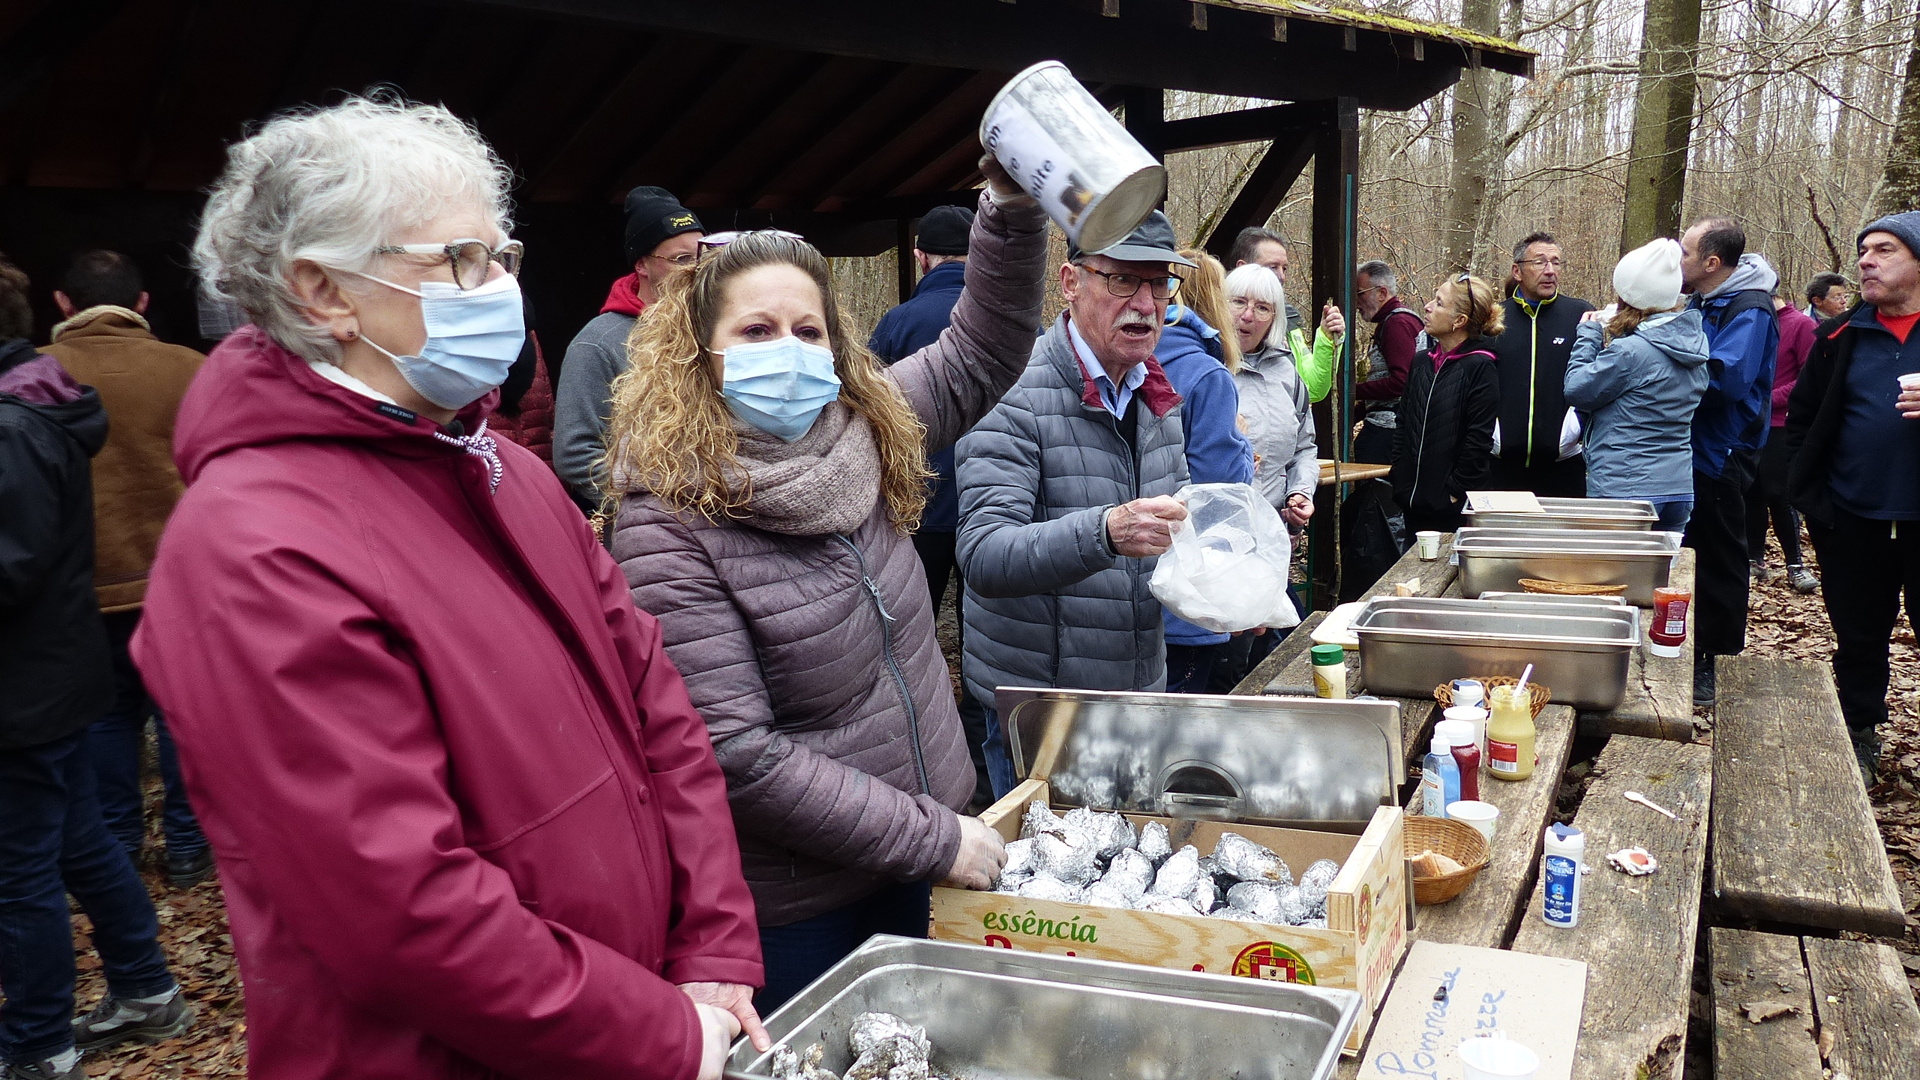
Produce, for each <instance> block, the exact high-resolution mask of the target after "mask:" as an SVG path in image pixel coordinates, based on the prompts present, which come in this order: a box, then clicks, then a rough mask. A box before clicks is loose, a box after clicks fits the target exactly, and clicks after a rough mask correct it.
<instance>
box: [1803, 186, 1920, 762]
mask: <svg viewBox="0 0 1920 1080" xmlns="http://www.w3.org/2000/svg"><path fill="white" fill-rule="evenodd" d="M1858 242H1859V248H1860V303H1858V304H1856V305H1855V306H1854V307H1853V309H1852V310H1851V311H1849V312H1848V313H1847V314H1846V315H1844V316H1842V317H1841V318H1840V319H1838V320H1835V321H1833V322H1829V323H1827V324H1826V325H1825V326H1822V327H1821V330H1822V333H1821V335H1820V336H1819V337H1817V338H1816V339H1815V340H1814V343H1813V351H1812V353H1810V354H1809V355H1808V356H1807V363H1806V366H1805V367H1804V368H1802V369H1801V370H1800V380H1799V382H1797V383H1795V384H1794V387H1793V394H1792V396H1791V397H1789V398H1788V399H1787V424H1786V427H1785V429H1784V437H1785V438H1786V440H1787V452H1788V455H1789V460H1790V461H1791V462H1792V464H1791V465H1789V466H1788V470H1787V496H1788V498H1789V499H1791V500H1792V502H1793V505H1794V506H1795V507H1797V508H1798V509H1799V510H1800V512H1801V513H1802V514H1805V515H1806V519H1807V530H1808V532H1809V533H1811V534H1812V536H1813V547H1814V551H1815V552H1817V553H1818V554H1819V556H1820V572H1821V583H1820V584H1821V593H1822V595H1823V596H1824V597H1825V599H1826V602H1827V618H1828V619H1829V620H1831V621H1832V623H1833V637H1834V644H1835V648H1834V653H1833V679H1834V683H1835V684H1836V686H1837V688H1838V689H1839V691H1840V711H1841V713H1842V714H1843V715H1845V717H1846V720H1847V730H1848V733H1849V734H1851V735H1852V736H1853V749H1854V753H1855V755H1856V756H1857V757H1858V758H1859V759H1860V769H1861V772H1862V774H1863V775H1864V776H1865V777H1866V781H1867V783H1868V784H1869V785H1871V784H1872V783H1873V780H1874V770H1875V769H1876V767H1877V766H1878V764H1879V757H1880V735H1879V732H1878V731H1876V730H1875V729H1876V728H1877V727H1878V725H1880V724H1884V723H1886V721H1887V682H1888V676H1889V670H1888V662H1887V644H1888V641H1889V640H1890V639H1891V638H1892V636H1893V624H1894V621H1895V620H1896V619H1897V618H1898V617H1899V614H1900V600H1901V591H1902V590H1903V589H1904V590H1905V592H1906V603H1907V615H1908V617H1909V618H1912V617H1913V614H1914V602H1915V601H1916V600H1917V599H1920V387H1916V388H1912V389H1909V388H1908V387H1907V383H1909V382H1920V380H1913V379H1909V378H1906V376H1909V375H1910V374H1912V373H1913V372H1920V337H1916V336H1914V335H1913V328H1914V325H1915V323H1916V321H1920V258H1916V257H1915V252H1920V212H1909V213H1905V214H1894V215H1892V216H1890V217H1884V218H1881V219H1880V220H1879V221H1876V222H1874V223H1873V224H1871V225H1868V226H1867V227H1866V228H1865V229H1863V230H1862V231H1861V233H1860V237H1859V241H1858Z"/></svg>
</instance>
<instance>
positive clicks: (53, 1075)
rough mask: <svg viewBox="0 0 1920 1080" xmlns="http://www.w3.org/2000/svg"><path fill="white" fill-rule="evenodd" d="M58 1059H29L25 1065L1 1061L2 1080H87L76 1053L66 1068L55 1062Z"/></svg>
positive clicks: (0, 1074)
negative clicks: (71, 1062) (8, 1063)
mask: <svg viewBox="0 0 1920 1080" xmlns="http://www.w3.org/2000/svg"><path fill="white" fill-rule="evenodd" d="M56 1060H57V1059H55V1058H47V1059H45V1060H44V1061H29V1062H27V1063H26V1064H24V1065H7V1064H4V1063H0V1080H86V1076H87V1074H86V1072H84V1071H83V1070H82V1069H81V1068H80V1057H79V1055H78V1054H76V1055H74V1058H73V1064H72V1065H70V1066H68V1067H67V1068H65V1069H62V1068H60V1066H59V1065H57V1064H55V1062H56Z"/></svg>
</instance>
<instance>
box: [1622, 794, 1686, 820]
mask: <svg viewBox="0 0 1920 1080" xmlns="http://www.w3.org/2000/svg"><path fill="white" fill-rule="evenodd" d="M1620 797H1621V798H1623V799H1625V800H1627V801H1628V802H1637V803H1639V804H1640V805H1641V806H1644V807H1646V808H1647V809H1649V810H1657V811H1659V812H1660V813H1662V814H1665V815H1667V817H1668V818H1670V819H1672V820H1674V821H1679V820H1680V819H1679V818H1677V817H1674V815H1673V811H1671V810H1669V809H1667V808H1666V807H1664V806H1661V805H1660V804H1659V803H1657V802H1654V801H1653V800H1652V799H1649V798H1647V797H1646V796H1645V795H1642V794H1640V793H1639V792H1637V791H1623V792H1621V793H1620Z"/></svg>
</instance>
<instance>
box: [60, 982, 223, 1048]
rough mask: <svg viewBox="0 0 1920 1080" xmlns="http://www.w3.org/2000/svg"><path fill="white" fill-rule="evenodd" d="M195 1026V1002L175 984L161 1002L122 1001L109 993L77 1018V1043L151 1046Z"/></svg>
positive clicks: (74, 1029) (98, 1046) (87, 1046)
mask: <svg viewBox="0 0 1920 1080" xmlns="http://www.w3.org/2000/svg"><path fill="white" fill-rule="evenodd" d="M192 1026H193V1006H191V1005H189V1004H187V999H186V996H185V995H183V994H181V993H180V990H179V988H178V987H175V988H174V991H173V996H172V997H169V998H168V999H167V1000H165V1001H162V1002H160V1003H158V1004H153V1005H145V1004H141V1003H140V1002H137V1001H122V1000H120V999H119V998H116V997H114V996H113V995H112V994H108V995H107V996H106V997H105V998H103V999H101V1001H100V1004H99V1005H97V1006H95V1007H94V1010H93V1011H92V1012H90V1013H88V1014H87V1015H85V1016H81V1017H76V1018H75V1019H74V1021H73V1045H74V1046H75V1047H77V1048H79V1049H80V1050H83V1051H84V1050H99V1049H102V1048H104V1047H108V1046H118V1045H119V1044H121V1043H126V1042H130V1043H139V1044H140V1045H142V1046H151V1045H153V1044H154V1043H157V1042H164V1041H166V1040H168V1039H171V1038H173V1037H174V1036H176V1035H178V1034H180V1033H181V1032H183V1031H185V1030H187V1029H188V1028H190V1027H192Z"/></svg>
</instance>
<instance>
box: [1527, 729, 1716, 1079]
mask: <svg viewBox="0 0 1920 1080" xmlns="http://www.w3.org/2000/svg"><path fill="white" fill-rule="evenodd" d="M1712 764H1713V763H1712V756H1711V752H1710V751H1709V750H1708V748H1707V747H1704V746H1695V745H1692V744H1689V743H1675V742H1667V741H1665V740H1656V739H1640V738H1634V737H1631V736H1626V735H1617V736H1615V737H1614V738H1613V739H1612V740H1611V741H1610V742H1608V744H1607V746H1606V749H1604V750H1602V751H1601V752H1600V757H1599V760H1598V761H1597V762H1596V763H1595V766H1594V772H1593V781H1592V784H1591V785H1590V786H1589V787H1588V788H1587V794H1586V798H1585V799H1584V800H1583V801H1582V802H1581V804H1580V811H1579V813H1578V814H1577V815H1576V816H1575V818H1574V823H1575V824H1576V825H1578V826H1579V827H1580V828H1581V830H1582V831H1583V832H1585V833H1586V841H1587V856H1586V858H1587V863H1588V865H1590V866H1592V867H1593V868H1594V870H1593V873H1591V874H1589V875H1587V876H1586V878H1585V882H1584V884H1583V886H1582V888H1583V889H1584V895H1583V896H1582V898H1581V903H1580V925H1579V926H1577V927H1574V928H1573V929H1570V930H1563V929H1560V928H1559V927H1554V926H1549V925H1547V924H1546V922H1545V921H1544V920H1543V919H1542V918H1541V917H1540V911H1541V908H1542V906H1543V904H1544V902H1545V898H1544V894H1543V892H1542V889H1541V888H1540V886H1539V885H1536V886H1535V887H1534V890H1533V895H1532V897H1531V898H1530V899H1529V900H1528V902H1527V907H1526V910H1525V911H1524V912H1522V914H1521V919H1520V931H1519V933H1518V934H1517V935H1515V937H1514V941H1513V948H1514V949H1515V950H1516V951H1518V952H1531V953H1539V954H1542V955H1545V956H1560V957H1565V958H1568V959H1572V960H1582V961H1585V962H1586V964H1587V1004H1586V1011H1585V1013H1584V1014H1583V1015H1582V1017H1581V1019H1580V1043H1579V1047H1578V1049H1577V1052H1576V1055H1575V1066H1574V1075H1575V1076H1578V1077H1606V1078H1615V1077H1633V1076H1642V1075H1644V1076H1647V1077H1678V1076H1679V1075H1680V1068H1681V1064H1682V1061H1683V1059H1684V1057H1685V1054H1684V1051H1685V1049H1686V1039H1687V1008H1688V1002H1689V996H1690V994H1691V991H1692V982H1693V946H1694V938H1695V934H1696V933H1697V932H1698V929H1699V915H1700V883H1701V879H1702V877H1703V876H1704V874H1705V864H1706V848H1707V810H1708V800H1709V797H1710V795H1711V793H1712V788H1713V771H1712ZM1623 791H1638V792H1641V793H1643V794H1645V795H1646V796H1647V797H1648V798H1650V799H1652V800H1653V801H1654V802H1657V803H1659V804H1660V805H1662V806H1664V807H1666V808H1667V809H1669V810H1672V811H1673V812H1674V814H1675V815H1677V818H1678V820H1674V821H1669V820H1667V818H1665V817H1664V816H1662V815H1660V814H1657V813H1655V812H1654V811H1652V810H1649V809H1647V808H1645V807H1643V806H1640V805H1639V804H1637V803H1631V802H1628V801H1627V800H1626V799H1624V798H1622V797H1621V792H1623ZM1502 839H1504V840H1512V839H1514V838H1513V837H1511V836H1507V837H1503V838H1497V839H1496V842H1500V841H1501V840H1502ZM1634 845H1637V846H1640V847H1644V848H1646V849H1647V850H1648V851H1651V852H1652V853H1653V854H1654V857H1655V858H1657V859H1659V860H1660V869H1659V872H1657V873H1655V874H1653V875H1651V876H1648V877H1638V878H1630V877H1627V876H1626V875H1624V874H1621V873H1619V872H1617V871H1614V870H1611V869H1609V868H1608V867H1607V865H1606V857H1607V852H1609V851H1617V850H1619V849H1620V848H1623V847H1628V846H1634ZM1640 1070H1644V1072H1641V1071H1640Z"/></svg>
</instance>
